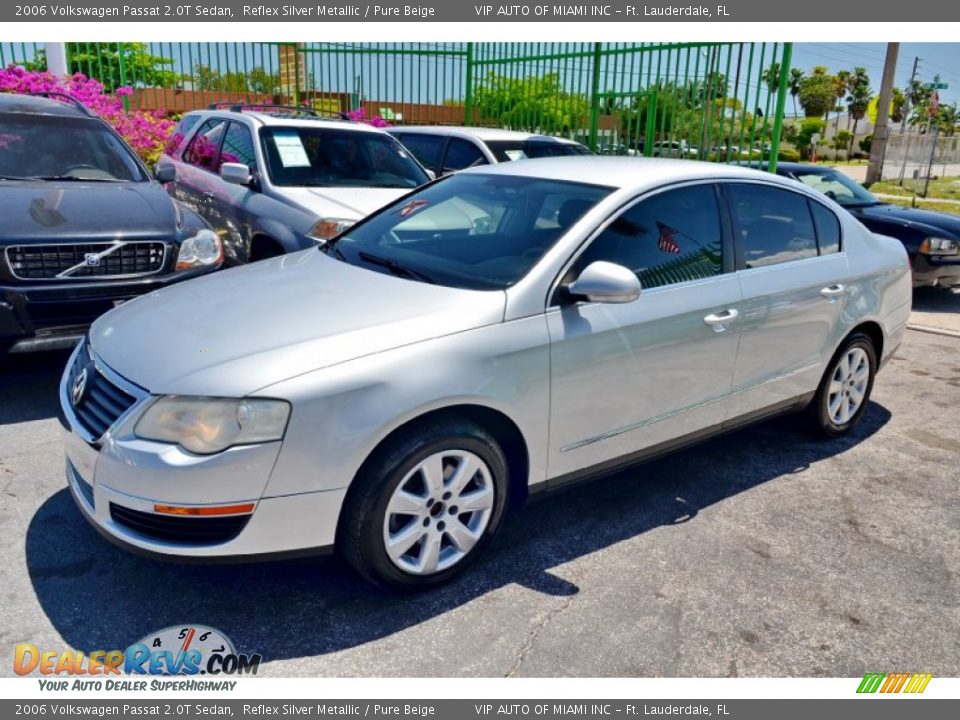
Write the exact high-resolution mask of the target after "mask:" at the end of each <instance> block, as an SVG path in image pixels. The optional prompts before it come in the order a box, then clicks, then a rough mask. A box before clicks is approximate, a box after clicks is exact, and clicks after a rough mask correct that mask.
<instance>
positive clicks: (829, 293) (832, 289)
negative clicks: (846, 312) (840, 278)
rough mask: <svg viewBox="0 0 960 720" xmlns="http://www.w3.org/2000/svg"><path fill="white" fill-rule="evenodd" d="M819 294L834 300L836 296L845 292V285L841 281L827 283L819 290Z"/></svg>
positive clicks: (831, 300)
mask: <svg viewBox="0 0 960 720" xmlns="http://www.w3.org/2000/svg"><path fill="white" fill-rule="evenodd" d="M820 294H821V295H822V296H823V297H825V298H826V299H827V300H829V301H830V302H836V301H837V298H838V297H842V296H843V295H846V294H847V287H846V285H843V284H841V283H837V284H836V285H829V286H827V287H825V288H823V289H822V290H821V291H820Z"/></svg>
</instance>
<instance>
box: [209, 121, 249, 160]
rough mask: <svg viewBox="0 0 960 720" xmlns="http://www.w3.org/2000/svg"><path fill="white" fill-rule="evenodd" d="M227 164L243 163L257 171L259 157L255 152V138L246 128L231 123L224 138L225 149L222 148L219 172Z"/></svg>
mask: <svg viewBox="0 0 960 720" xmlns="http://www.w3.org/2000/svg"><path fill="white" fill-rule="evenodd" d="M225 162H230V163H242V164H243V165H246V166H247V167H248V168H250V169H251V170H254V169H256V165H257V156H256V154H255V153H254V151H253V138H251V136H250V130H249V129H248V128H247V127H246V126H244V125H240V124H239V123H235V122H234V123H230V128H229V129H228V130H227V134H226V135H225V136H224V138H223V147H222V148H220V159H219V160H218V161H217V172H219V171H220V167H221V166H222V165H223V164H224V163H225Z"/></svg>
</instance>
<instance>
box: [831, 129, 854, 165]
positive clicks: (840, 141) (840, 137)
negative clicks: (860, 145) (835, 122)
mask: <svg viewBox="0 0 960 720" xmlns="http://www.w3.org/2000/svg"><path fill="white" fill-rule="evenodd" d="M852 140H853V133H851V132H850V131H849V130H837V131H836V133H835V134H834V136H833V159H834V160H836V159H837V158H838V157H839V154H840V151H841V150H846V149H847V148H849V147H850V142H851V141H852Z"/></svg>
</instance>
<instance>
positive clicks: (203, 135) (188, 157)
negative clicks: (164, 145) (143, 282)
mask: <svg viewBox="0 0 960 720" xmlns="http://www.w3.org/2000/svg"><path fill="white" fill-rule="evenodd" d="M226 128H227V121H226V120H220V119H217V118H211V119H210V120H207V121H206V122H205V123H203V125H201V126H200V129H199V130H197V134H196V135H194V136H193V140H191V141H190V146H189V147H188V148H187V151H186V152H185V153H184V154H183V161H184V162H185V163H187V164H189V165H195V166H196V167H199V168H203V169H204V170H210V171H215V170H216V169H217V153H218V152H219V151H220V140H222V139H223V132H224V130H226Z"/></svg>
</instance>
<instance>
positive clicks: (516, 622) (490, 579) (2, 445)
mask: <svg viewBox="0 0 960 720" xmlns="http://www.w3.org/2000/svg"><path fill="white" fill-rule="evenodd" d="M64 360H65V356H64V355H63V354H43V355H31V356H20V357H17V358H14V359H8V360H6V361H5V362H4V364H3V365H2V366H0V367H2V372H0V486H2V496H0V498H2V499H0V531H2V533H3V538H4V542H3V543H2V546H0V598H2V601H0V658H7V661H6V662H0V674H4V675H10V674H12V664H11V662H10V659H11V658H12V654H13V646H14V645H15V644H16V643H18V642H33V643H35V644H37V645H39V646H41V647H42V648H49V649H66V647H67V646H69V647H73V648H76V649H82V650H86V651H90V650H95V649H110V648H115V647H126V645H128V644H129V643H131V642H134V641H136V640H139V639H140V638H142V637H144V636H145V635H147V633H149V632H151V631H155V630H159V629H161V628H164V627H167V626H169V625H173V624H180V623H201V624H205V625H209V626H213V627H215V628H218V629H220V630H222V631H223V632H224V633H226V634H227V635H228V636H229V637H231V638H232V639H233V640H234V642H235V643H236V644H237V645H238V647H239V649H240V650H241V651H244V652H259V653H261V654H262V655H263V657H264V660H265V664H264V665H263V666H262V667H261V674H263V675H268V676H348V675H350V676H355V675H359V676H408V675H415V676H419V675H422V676H505V675H511V676H537V675H541V676H707V677H716V676H719V677H725V676H843V677H853V676H859V675H862V674H863V673H864V672H867V671H874V672H887V671H921V670H922V671H924V672H932V673H933V674H934V675H949V676H957V675H960V652H958V651H960V640H958V638H960V433H958V429H960V338H957V337H950V336H945V335H937V334H930V333H926V332H917V331H909V332H908V333H907V338H906V341H905V343H904V345H903V346H902V347H901V349H900V350H899V352H898V353H897V355H896V357H895V359H894V360H893V361H892V362H891V363H890V364H889V365H888V366H887V367H886V368H885V369H884V371H883V372H881V374H880V376H879V378H878V380H877V383H876V386H875V390H874V395H873V402H872V404H871V406H870V407H869V409H868V412H867V414H866V415H865V417H864V420H863V422H862V423H861V425H860V426H859V427H858V428H857V430H856V432H855V433H854V434H853V435H852V436H851V437H848V438H845V439H841V440H835V441H830V442H822V441H818V440H814V439H812V438H810V437H809V436H807V435H806V434H805V433H804V432H803V431H802V430H801V429H800V428H799V427H798V425H797V423H796V421H795V420H794V419H792V418H783V419H778V420H774V421H772V422H768V423H765V424H763V425H760V426H757V427H754V428H751V429H747V430H744V431H741V432H738V433H736V434H732V435H729V436H726V437H723V438H718V439H715V440H713V441H711V442H709V443H707V444H705V445H702V446H699V447H697V448H695V449H691V450H687V451H685V452H683V453H681V454H679V455H676V456H673V457H670V458H666V459H663V460H659V461H656V462H654V463H650V464H647V465H642V466H637V467H635V468H632V469H631V470H629V471H627V472H623V473H621V474H619V475H616V476H612V477H609V478H606V479H603V480H600V481H597V482H594V483H592V484H590V485H586V486H581V487H579V488H576V489H573V490H570V491H567V492H565V493H563V494H559V495H555V496H553V497H551V498H548V499H546V500H543V501H540V502H538V503H537V504H535V505H532V506H531V507H529V508H527V509H526V510H525V511H523V512H522V513H521V514H519V515H518V516H516V517H514V518H513V520H512V521H511V522H510V524H509V526H508V527H507V528H506V532H505V533H504V534H503V535H502V536H501V538H500V539H499V541H498V542H497V543H496V544H495V546H494V547H493V548H492V552H490V553H489V554H488V555H487V556H486V557H485V558H484V559H483V560H481V562H480V563H479V564H478V566H477V567H476V568H475V569H474V570H473V572H471V573H469V574H468V575H467V576H466V577H465V578H463V579H461V580H460V581H458V582H456V583H455V584H453V585H452V586H449V587H446V588H443V589H440V590H438V591H434V592H433V593H431V594H425V595H420V596H415V597H406V598H398V597H390V596H384V595H382V594H379V593H378V592H376V591H374V590H372V589H370V588H369V587H368V586H366V585H365V584H364V583H363V582H362V581H360V580H359V579H357V578H356V577H355V576H354V575H353V574H352V573H351V572H349V571H348V570H347V569H345V568H344V567H343V566H341V565H340V564H339V563H337V562H336V561H331V560H302V561H296V562H287V563H282V564H270V565H267V564H262V565H250V566H227V567H201V566H177V565H169V564H160V563H156V562H154V561H150V560H145V559H141V558H139V557H135V556H131V555H128V554H126V553H124V552H122V551H120V550H118V549H115V548H114V547H112V546H111V545H109V544H108V543H107V542H106V541H104V540H102V539H101V538H100V537H99V536H98V535H97V534H96V533H95V532H94V531H93V530H92V529H91V528H90V527H89V526H88V525H87V524H86V522H85V521H84V520H83V519H82V518H81V517H80V515H79V514H78V512H77V511H76V510H75V508H74V507H73V503H72V500H71V498H70V496H69V494H68V491H67V490H66V489H65V485H64V479H63V460H62V452H61V444H60V439H59V435H58V424H57V421H56V418H55V408H56V385H57V381H58V377H59V373H60V370H61V368H62V366H63V363H64Z"/></svg>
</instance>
